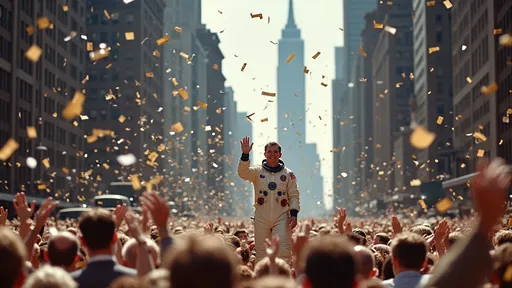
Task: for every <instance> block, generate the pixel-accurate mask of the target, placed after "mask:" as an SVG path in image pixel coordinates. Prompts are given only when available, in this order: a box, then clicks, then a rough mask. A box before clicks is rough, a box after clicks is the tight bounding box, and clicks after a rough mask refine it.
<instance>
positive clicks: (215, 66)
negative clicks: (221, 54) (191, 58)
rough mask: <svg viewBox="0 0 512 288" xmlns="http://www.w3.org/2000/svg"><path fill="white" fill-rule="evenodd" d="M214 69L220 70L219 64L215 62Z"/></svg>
mask: <svg viewBox="0 0 512 288" xmlns="http://www.w3.org/2000/svg"><path fill="white" fill-rule="evenodd" d="M187 58H188V57H187ZM213 70H219V64H213Z"/></svg>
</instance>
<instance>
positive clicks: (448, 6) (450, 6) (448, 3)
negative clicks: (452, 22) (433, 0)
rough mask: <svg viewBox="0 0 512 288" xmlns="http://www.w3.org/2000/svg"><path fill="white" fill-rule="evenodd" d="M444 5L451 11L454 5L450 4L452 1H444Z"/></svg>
mask: <svg viewBox="0 0 512 288" xmlns="http://www.w3.org/2000/svg"><path fill="white" fill-rule="evenodd" d="M443 4H444V6H445V7H446V9H450V8H452V7H453V4H452V2H450V0H446V1H443Z"/></svg>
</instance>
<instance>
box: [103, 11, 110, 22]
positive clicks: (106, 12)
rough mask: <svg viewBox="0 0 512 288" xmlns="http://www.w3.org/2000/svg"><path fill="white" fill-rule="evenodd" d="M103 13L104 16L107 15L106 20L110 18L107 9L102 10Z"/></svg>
mask: <svg viewBox="0 0 512 288" xmlns="http://www.w3.org/2000/svg"><path fill="white" fill-rule="evenodd" d="M103 14H104V15H105V17H107V19H108V20H110V15H109V14H108V11H107V9H105V10H103Z"/></svg>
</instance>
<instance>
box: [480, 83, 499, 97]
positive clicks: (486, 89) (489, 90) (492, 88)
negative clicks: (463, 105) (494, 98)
mask: <svg viewBox="0 0 512 288" xmlns="http://www.w3.org/2000/svg"><path fill="white" fill-rule="evenodd" d="M497 91H498V84H496V82H493V83H491V84H489V85H488V86H482V88H480V92H481V93H482V94H484V95H485V96H489V95H491V94H493V93H496V92H497Z"/></svg>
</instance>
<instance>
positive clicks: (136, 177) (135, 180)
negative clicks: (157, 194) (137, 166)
mask: <svg viewBox="0 0 512 288" xmlns="http://www.w3.org/2000/svg"><path fill="white" fill-rule="evenodd" d="M130 178H131V179H132V186H133V189H134V190H136V191H139V190H140V189H141V188H142V186H140V181H139V175H130Z"/></svg>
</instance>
